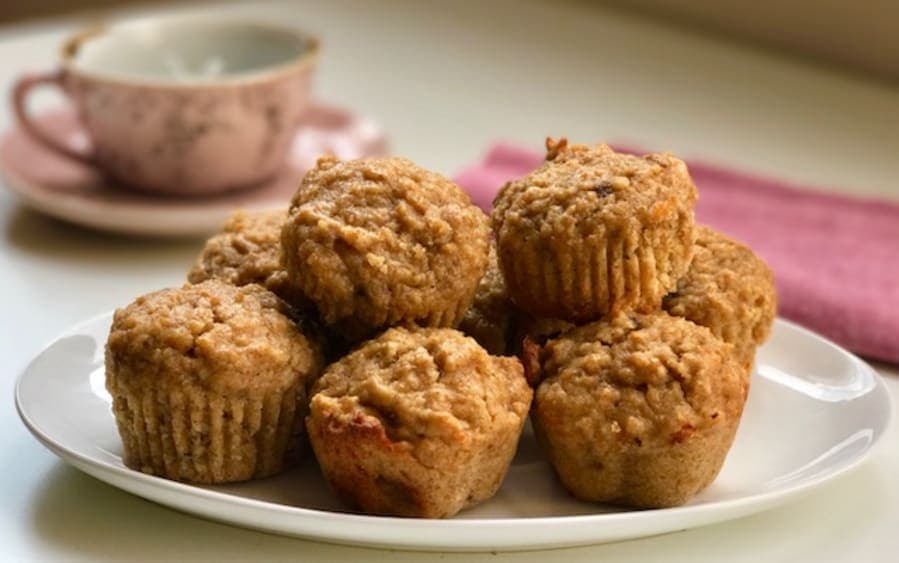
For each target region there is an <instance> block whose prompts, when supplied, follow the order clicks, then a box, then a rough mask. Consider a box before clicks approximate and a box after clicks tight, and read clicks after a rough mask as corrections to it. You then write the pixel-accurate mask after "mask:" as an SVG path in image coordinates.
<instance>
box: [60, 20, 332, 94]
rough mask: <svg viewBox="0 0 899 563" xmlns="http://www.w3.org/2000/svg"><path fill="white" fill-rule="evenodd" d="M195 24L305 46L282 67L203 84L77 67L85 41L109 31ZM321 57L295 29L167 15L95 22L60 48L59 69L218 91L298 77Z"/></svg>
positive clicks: (124, 81) (109, 79)
mask: <svg viewBox="0 0 899 563" xmlns="http://www.w3.org/2000/svg"><path fill="white" fill-rule="evenodd" d="M190 21H197V22H200V23H202V24H203V25H222V24H227V25H233V24H239V25H242V26H248V27H261V28H266V29H269V30H276V31H278V32H282V33H288V34H291V35H294V36H295V37H297V38H300V39H302V40H303V41H305V42H306V48H305V49H304V50H303V51H302V52H301V53H299V54H298V55H297V56H295V57H293V58H292V59H290V60H289V61H287V62H285V63H280V64H275V65H271V66H264V67H260V69H259V70H258V71H252V72H246V73H241V74H234V75H229V76H226V77H221V78H216V79H214V80H203V81H194V82H175V81H168V80H154V79H152V78H145V77H138V76H125V75H122V74H116V73H105V72H98V71H95V70H88V69H85V68H82V67H79V66H78V65H77V64H76V55H77V54H78V50H79V49H80V48H81V46H82V45H84V44H85V43H87V42H88V41H90V40H92V39H94V38H97V37H99V36H101V35H103V34H104V33H106V32H107V31H109V30H110V29H112V28H116V27H123V26H132V25H134V26H137V25H152V24H154V23H159V22H162V23H163V24H164V23H167V22H172V23H175V22H178V23H181V22H190ZM319 53H320V42H319V39H318V38H317V37H315V36H314V35H311V34H309V33H307V32H305V31H302V30H300V29H298V28H295V27H291V26H286V25H280V24H277V23H273V22H269V21H263V20H245V19H238V18H236V17H217V18H214V19H209V18H198V17H191V16H182V15H166V16H155V17H152V16H151V17H145V18H136V19H128V20H113V21H108V22H103V21H101V22H96V23H94V24H92V25H89V26H86V27H83V28H82V29H80V30H78V31H76V32H74V33H72V34H71V35H69V36H68V37H67V38H66V39H65V40H63V43H62V45H61V47H60V59H61V63H60V65H61V68H62V72H63V73H64V74H72V75H76V76H80V77H84V78H88V79H90V80H92V81H95V82H102V83H106V84H114V85H118V86H132V87H147V88H159V89H170V90H196V89H217V88H222V87H233V86H249V85H253V84H258V83H261V82H269V81H271V80H272V79H276V78H279V77H282V76H288V75H292V74H298V73H300V72H302V71H304V70H306V69H307V68H308V67H310V66H312V65H314V64H315V63H316V62H317V61H318V57H319Z"/></svg>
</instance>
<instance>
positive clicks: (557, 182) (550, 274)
mask: <svg viewBox="0 0 899 563" xmlns="http://www.w3.org/2000/svg"><path fill="white" fill-rule="evenodd" d="M695 202H696V188H695V186H694V185H693V182H692V180H691V179H690V175H689V173H688V172H687V167H686V165H685V164H684V163H683V161H681V160H679V159H677V158H675V157H674V156H672V155H670V154H650V155H646V156H633V155H628V154H621V153H616V152H615V151H614V150H612V149H611V148H609V147H608V146H607V145H598V146H595V147H588V146H583V145H573V146H569V145H568V144H567V143H566V141H565V140H564V139H563V140H562V141H559V142H553V141H551V140H547V161H546V162H545V163H544V164H543V165H542V166H540V167H539V168H538V169H537V170H535V171H534V172H532V173H530V174H529V175H527V176H525V177H524V178H521V179H518V180H514V181H512V182H509V183H507V184H506V185H505V186H503V188H502V189H501V190H500V192H499V194H498V195H497V197H496V200H495V201H494V210H493V214H492V219H493V230H494V233H495V235H496V240H497V248H498V251H499V259H500V265H501V267H502V270H503V274H504V275H505V279H506V284H507V287H508V291H509V295H510V296H511V298H512V300H513V301H514V302H515V303H516V304H517V305H518V306H520V307H521V308H522V309H524V310H525V311H527V312H528V313H531V314H532V315H535V316H538V317H550V318H561V319H565V320H569V321H573V322H586V321H591V320H595V319H598V318H601V317H602V316H604V315H607V314H610V313H617V312H626V311H630V310H635V309H636V310H639V311H645V312H649V311H653V310H657V309H658V308H659V304H660V303H661V300H662V297H663V296H664V295H665V294H666V293H668V292H669V291H671V290H672V289H674V287H675V285H676V283H677V280H678V279H679V278H680V277H681V276H683V274H684V273H685V272H686V271H687V267H688V266H689V263H690V259H691V258H692V253H693V236H694V235H693V206H694V204H695Z"/></svg>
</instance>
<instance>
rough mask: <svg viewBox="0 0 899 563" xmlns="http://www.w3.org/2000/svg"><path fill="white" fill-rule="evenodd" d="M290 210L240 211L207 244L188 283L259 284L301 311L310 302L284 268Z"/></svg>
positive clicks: (191, 271)
mask: <svg viewBox="0 0 899 563" xmlns="http://www.w3.org/2000/svg"><path fill="white" fill-rule="evenodd" d="M286 218H287V210H286V209H279V210H272V211H256V212H252V213H248V212H244V211H238V212H237V213H235V214H233V215H232V216H231V217H229V218H228V220H227V221H226V222H225V225H224V227H223V228H222V232H220V233H219V234H217V235H215V236H213V237H212V238H210V239H209V240H207V241H206V245H205V246H204V247H203V250H202V252H200V255H199V256H198V257H197V260H196V262H195V263H194V266H193V268H192V269H191V270H190V273H188V274H187V281H189V282H190V283H200V282H202V281H206V280H209V279H218V280H222V281H224V282H227V283H230V284H232V285H246V284H250V283H256V284H259V285H261V286H263V287H265V288H266V289H269V290H271V291H273V292H274V293H275V294H277V295H278V296H279V297H281V298H282V299H284V300H285V301H287V302H288V303H290V304H291V305H293V306H294V307H296V308H298V309H305V308H308V306H309V303H308V301H306V299H305V298H304V297H303V296H302V293H300V292H299V291H298V290H297V289H296V288H295V287H292V286H291V284H290V283H289V282H288V278H287V271H286V270H285V269H284V267H283V266H282V265H281V228H282V227H283V226H284V220H285V219H286Z"/></svg>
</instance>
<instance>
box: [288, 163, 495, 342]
mask: <svg viewBox="0 0 899 563" xmlns="http://www.w3.org/2000/svg"><path fill="white" fill-rule="evenodd" d="M488 233H489V229H488V225H487V218H486V216H485V215H484V214H483V212H481V211H480V209H478V208H477V207H475V206H474V205H472V203H471V200H470V199H469V197H468V195H467V194H465V192H463V191H462V189H461V188H459V187H458V186H457V185H456V184H454V183H453V182H451V181H450V180H448V179H446V178H444V177H443V176H440V175H439V174H436V173H433V172H430V171H428V170H425V169H423V168H421V167H419V166H416V165H415V164H413V163H412V162H411V161H409V160H407V159H405V158H372V159H363V160H353V161H339V160H337V159H335V158H333V157H325V158H322V159H319V161H318V163H317V165H316V167H315V168H314V169H312V170H311V171H309V172H308V173H307V174H306V176H305V178H304V179H303V183H302V185H301V186H300V188H299V190H298V191H297V193H296V195H295V196H294V198H293V202H292V203H291V207H290V212H289V218H288V221H287V224H285V227H284V231H283V235H282V240H283V244H284V249H285V260H286V263H287V266H288V271H289V272H296V271H302V272H303V276H304V278H305V282H306V283H305V285H304V288H305V289H306V291H307V294H309V296H310V297H312V298H313V300H315V301H316V302H317V303H318V304H319V306H320V308H321V309H322V314H323V316H324V318H325V320H326V322H328V323H329V324H333V323H335V322H337V321H339V320H340V319H344V318H347V317H350V316H352V315H354V313H356V312H357V311H358V310H360V309H363V308H369V309H379V310H382V309H383V310H386V309H389V308H390V307H391V306H392V305H396V303H397V302H402V303H403V304H404V306H407V307H408V308H409V309H410V310H416V309H420V310H421V311H422V312H423V313H424V312H429V311H430V309H432V307H431V306H430V305H429V302H432V301H435V300H436V301H442V300H446V301H450V302H454V301H458V300H459V299H460V298H462V297H465V296H466V295H470V293H471V292H473V290H474V287H475V285H476V280H477V279H479V278H480V276H481V275H482V274H483V272H484V269H485V268H486V266H487V245H488Z"/></svg>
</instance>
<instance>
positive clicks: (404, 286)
mask: <svg viewBox="0 0 899 563" xmlns="http://www.w3.org/2000/svg"><path fill="white" fill-rule="evenodd" d="M489 247H490V229H489V220H488V218H487V217H486V216H485V215H484V214H483V212H481V211H480V210H479V209H478V208H477V207H475V206H474V205H472V203H471V201H470V199H469V198H468V196H467V195H466V194H465V193H464V192H463V191H462V190H461V189H460V188H459V187H458V186H456V185H455V184H453V183H452V182H450V181H449V180H447V179H446V178H443V177H442V176H439V175H437V174H434V173H432V172H429V171H427V170H424V169H422V168H420V167H418V166H416V165H414V164H413V163H411V162H409V161H408V160H405V159H401V158H385V159H370V160H359V161H351V162H340V161H338V160H336V159H333V158H322V159H320V160H319V162H318V163H317V165H316V167H315V168H314V169H313V170H311V171H310V172H309V173H308V174H307V175H306V176H305V178H304V180H303V183H302V185H301V186H300V188H299V190H298V191H297V193H296V196H295V197H294V199H293V201H292V203H291V206H290V209H289V210H288V211H287V212H286V213H285V212H283V211H281V212H277V211H273V212H264V213H256V214H245V213H238V214H236V215H235V216H233V217H232V218H231V219H229V220H228V222H227V223H226V224H225V227H224V229H223V231H222V232H221V233H220V234H218V235H216V236H214V237H212V238H211V239H210V240H209V241H207V243H206V246H205V248H204V249H203V251H202V253H201V254H200V256H199V257H198V259H197V262H196V265H195V266H194V268H193V269H192V270H191V272H190V273H189V275H188V279H189V281H190V282H191V284H189V285H186V286H184V287H182V288H179V289H169V290H164V291H162V292H158V293H155V294H151V295H149V296H145V297H141V298H139V299H138V300H137V301H135V302H134V303H132V304H131V305H129V306H128V307H126V308H125V309H122V310H120V311H117V312H116V316H115V322H114V323H113V327H112V330H111V332H110V336H109V341H108V347H107V358H108V361H107V386H108V388H109V390H110V392H111V394H112V396H113V404H114V407H113V409H114V411H115V413H116V421H117V423H118V427H119V433H120V435H121V437H122V441H123V444H124V447H125V455H124V460H125V463H126V464H127V465H129V466H130V467H133V468H136V469H139V470H141V471H145V472H148V473H153V474H157V475H161V476H165V477H168V478H172V479H177V480H182V481H189V482H198V483H222V482H228V481H239V480H245V479H250V478H256V477H264V476H267V475H271V474H273V473H275V472H277V471H279V470H280V469H281V468H282V467H284V466H285V465H286V463H287V462H289V461H291V460H292V459H293V458H295V457H296V456H295V455H294V454H295V453H296V452H298V451H299V450H300V449H301V447H302V443H303V440H304V434H305V433H304V432H303V430H304V428H308V438H309V441H310V442H311V445H312V448H313V450H314V452H315V456H316V458H317V459H318V461H319V464H320V466H321V469H322V472H323V473H324V475H325V477H326V478H327V479H328V481H329V483H330V484H331V486H332V488H333V489H334V491H335V492H336V493H337V494H338V496H339V497H340V498H341V499H342V500H343V501H345V503H346V504H348V505H349V506H351V507H353V508H357V509H360V510H362V511H365V512H369V513H377V514H396V515H403V516H420V517H446V516H451V515H453V514H455V513H456V512H458V511H459V510H461V509H463V508H465V507H468V506H471V505H473V504H477V503H479V502H481V501H483V500H485V499H487V498H490V497H491V496H493V495H494V494H495V493H496V491H497V489H498V488H499V486H500V484H501V483H502V481H503V479H504V478H505V475H506V472H507V471H508V468H509V465H510V463H511V461H512V457H513V456H514V454H515V450H516V447H517V444H518V440H519V437H520V435H521V430H522V427H523V425H524V422H525V420H526V417H527V414H528V411H529V408H530V404H531V399H532V396H533V391H532V390H531V388H530V387H529V386H528V384H527V381H526V380H525V377H524V369H523V367H522V365H521V362H520V361H519V360H518V359H516V358H512V357H496V356H491V355H490V354H489V353H488V352H487V351H486V350H484V349H483V348H482V347H481V346H480V345H479V344H478V343H477V342H476V341H475V340H473V339H472V338H469V337H467V336H465V335H464V334H463V333H461V332H459V331H457V330H455V329H454V328H452V327H455V326H457V325H458V324H459V322H460V321H461V320H462V317H463V315H464V314H465V313H466V312H467V311H468V309H469V307H470V305H471V303H472V300H473V298H474V294H475V292H476V290H477V288H478V287H479V283H480V281H481V279H482V278H483V277H484V272H485V270H486V268H487V264H488V255H489ZM321 335H323V336H321ZM323 356H328V357H329V359H331V360H334V361H333V363H331V364H330V365H329V366H328V367H327V368H326V369H324V371H322V361H321V359H322V357H323ZM310 397H311V399H310Z"/></svg>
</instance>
